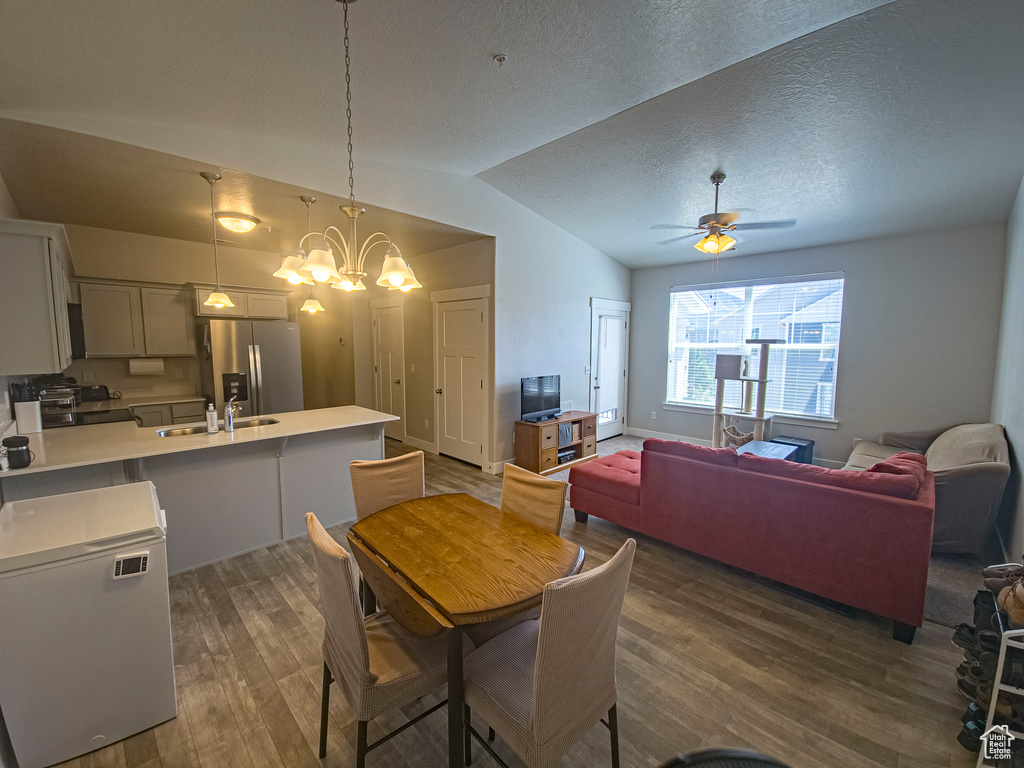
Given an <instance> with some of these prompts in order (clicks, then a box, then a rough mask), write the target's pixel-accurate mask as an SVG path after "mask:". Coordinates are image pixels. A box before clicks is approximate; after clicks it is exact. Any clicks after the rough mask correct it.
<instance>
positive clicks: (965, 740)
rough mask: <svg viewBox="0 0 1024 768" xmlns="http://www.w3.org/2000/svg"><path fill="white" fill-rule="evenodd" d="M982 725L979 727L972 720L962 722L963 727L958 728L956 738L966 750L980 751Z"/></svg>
mask: <svg viewBox="0 0 1024 768" xmlns="http://www.w3.org/2000/svg"><path fill="white" fill-rule="evenodd" d="M983 727H984V726H981V727H979V726H978V724H977V723H975V722H974V721H973V720H972V721H971V722H969V723H964V727H963V728H961V729H960V733H958V734H957V736H956V740H957V741H958V742H959V744H960V746H961V747H963V748H964V749H966V750H967V751H968V752H981V731H982V728H983Z"/></svg>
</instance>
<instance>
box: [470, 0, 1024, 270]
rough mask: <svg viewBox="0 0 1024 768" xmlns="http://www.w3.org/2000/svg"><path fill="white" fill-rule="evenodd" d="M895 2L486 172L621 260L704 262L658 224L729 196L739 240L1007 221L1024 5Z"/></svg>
mask: <svg viewBox="0 0 1024 768" xmlns="http://www.w3.org/2000/svg"><path fill="white" fill-rule="evenodd" d="M983 5H984V15H983V16H979V15H978V8H979V6H978V4H977V3H976V2H974V1H973V0H901V2H897V3H893V4H891V5H887V6H885V7H882V8H878V9H876V10H873V11H870V12H868V13H865V14H863V15H860V16H857V17H854V18H851V19H847V20H845V21H842V22H840V23H838V24H835V25H833V26H831V27H828V28H826V29H822V30H819V31H817V32H814V33H811V34H809V35H807V36H805V37H803V38H801V39H799V40H795V41H793V42H791V43H788V44H786V45H783V46H780V47H778V48H775V49H773V50H771V51H768V52H766V53H763V54H760V55H758V56H755V57H753V58H750V59H748V60H746V61H743V62H740V63H738V64H735V65H733V66H731V67H728V68H726V69H724V70H722V71H720V72H716V73H714V74H712V75H709V76H707V77H705V78H703V79H701V80H698V81H697V82H694V83H691V84H688V85H685V86H683V87H681V88H678V89H676V90H674V91H672V92H670V93H666V94H664V95H662V96H659V97H657V98H655V99H652V100H650V101H647V102H645V103H643V104H641V105H639V106H636V107H634V108H632V109H630V110H627V111H625V112H623V113H620V114H617V115H615V116H614V117H611V118H609V119H607V120H604V121H602V122H599V123H597V124H596V125H592V126H590V127H587V128H584V129H582V130H580V131H578V132H576V133H574V134H572V135H570V136H566V137H564V138H562V139H559V140H557V141H554V142H552V143H550V144H548V145H546V146H544V147H540V148H538V149H535V150H533V151H532V152H529V153H526V154H524V155H521V156H519V157H517V158H515V159H512V160H509V161H507V162H505V163H503V164H501V165H499V166H497V167H496V168H492V169H490V170H488V171H486V172H484V173H482V174H480V177H481V178H482V179H483V180H484V181H486V182H488V183H489V184H491V185H493V186H495V187H496V188H498V189H500V190H501V191H503V192H505V193H506V194H508V195H509V196H511V197H513V198H514V199H516V200H518V201H520V202H521V203H523V204H524V205H526V206H528V207H530V208H532V209H534V210H536V211H538V212H540V213H541V214H542V215H543V216H545V217H546V218H548V219H549V220H551V221H552V222H554V223H555V224H557V225H559V226H561V227H562V228H564V229H566V230H568V231H569V232H571V233H573V234H575V235H576V236H577V237H579V238H581V239H582V240H585V241H586V242H588V243H590V244H591V245H593V246H594V247H596V248H598V249H599V250H601V251H603V252H605V253H607V254H608V255H610V256H612V257H613V258H615V259H617V260H618V261H620V262H622V263H623V264H626V265H627V266H631V267H644V266H652V265H657V264H669V263H678V262H680V261H689V260H697V259H701V258H706V256H703V254H701V253H700V252H699V251H697V250H696V249H694V248H693V247H692V244H693V243H694V242H695V241H696V238H693V239H691V240H688V241H683V242H682V243H676V244H673V245H668V246H659V245H656V243H657V242H658V241H662V240H665V239H667V238H670V237H673V236H674V235H675V234H685V232H683V231H680V232H677V233H673V232H671V231H665V230H653V231H652V230H651V229H650V227H651V226H652V225H659V224H691V225H692V224H695V223H696V222H697V220H698V218H699V217H700V216H701V215H702V214H705V213H709V212H711V210H712V209H713V207H714V188H713V187H712V185H711V183H710V181H709V176H710V175H711V172H712V171H714V170H715V169H717V168H721V169H722V170H724V171H725V172H726V174H727V176H728V178H727V180H726V181H725V183H724V184H723V185H722V189H721V207H722V209H725V210H729V209H733V208H741V209H745V210H743V211H742V215H741V219H740V221H744V220H746V221H759V220H772V219H796V220H797V225H796V226H795V227H793V228H792V229H784V230H773V231H754V232H750V233H749V234H747V235H746V240H745V242H743V243H742V244H741V245H740V246H739V248H738V251H737V252H739V253H759V252H765V251H773V250H781V249H788V248H797V247H803V246H811V245H820V244H823V243H829V242H840V241H847V240H856V239H862V238H869V237H879V236H883V235H890V234H894V233H897V232H901V231H908V230H909V231H921V230H925V229H928V228H936V227H949V226H955V225H963V224H970V223H975V222H992V221H996V222H1000V223H1001V222H1004V221H1005V220H1006V218H1007V216H1008V215H1009V211H1010V206H1011V205H1012V202H1013V200H1014V197H1015V194H1016V191H1017V189H1018V187H1019V185H1020V183H1021V176H1022V174H1024V97H1022V90H1021V83H1022V82H1024V44H1022V42H1021V41H1022V39H1024V2H1020V0H986V2H985V3H984V4H983Z"/></svg>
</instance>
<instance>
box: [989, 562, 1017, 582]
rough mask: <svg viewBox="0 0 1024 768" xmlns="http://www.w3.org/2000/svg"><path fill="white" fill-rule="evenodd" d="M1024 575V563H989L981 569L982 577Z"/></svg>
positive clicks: (1014, 576) (1008, 577)
mask: <svg viewBox="0 0 1024 768" xmlns="http://www.w3.org/2000/svg"><path fill="white" fill-rule="evenodd" d="M1020 576H1024V563H1007V564H1006V565H990V566H989V567H988V568H982V569H981V577H982V578H983V579H992V578H1000V579H1015V578H1018V577H1020Z"/></svg>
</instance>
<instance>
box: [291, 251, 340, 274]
mask: <svg viewBox="0 0 1024 768" xmlns="http://www.w3.org/2000/svg"><path fill="white" fill-rule="evenodd" d="M298 273H299V274H300V275H303V276H304V277H311V278H313V279H314V280H316V281H317V282H318V283H326V282H336V281H338V280H341V275H339V274H338V265H337V264H335V263H334V254H333V253H332V251H331V246H329V245H327V246H325V247H324V248H314V249H312V250H311V251H310V252H309V256H308V257H307V258H306V263H305V264H303V265H302V268H301V269H299V270H298Z"/></svg>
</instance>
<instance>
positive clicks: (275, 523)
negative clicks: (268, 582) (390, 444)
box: [0, 405, 397, 573]
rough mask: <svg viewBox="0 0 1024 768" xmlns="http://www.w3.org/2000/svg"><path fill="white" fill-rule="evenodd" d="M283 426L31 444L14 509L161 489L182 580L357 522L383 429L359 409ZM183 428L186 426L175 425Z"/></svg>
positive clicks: (84, 432) (73, 437)
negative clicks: (356, 492)
mask: <svg viewBox="0 0 1024 768" xmlns="http://www.w3.org/2000/svg"><path fill="white" fill-rule="evenodd" d="M261 418H271V419H276V420H277V421H278V423H277V424H268V425H265V426H260V427H243V428H238V429H236V430H235V431H234V432H224V431H223V430H222V431H220V432H218V433H217V434H214V435H208V434H206V433H205V432H204V433H200V434H196V435H178V436H174V437H160V436H159V435H158V434H157V429H156V428H152V427H138V426H136V425H135V423H134V422H115V423H112V424H93V425H85V426H77V427H66V428H63V429H48V430H44V431H43V432H41V433H37V434H33V435H29V436H28V437H29V448H30V450H32V451H33V452H34V453H35V459H34V460H33V462H32V464H31V465H30V466H28V467H26V468H25V469H12V470H7V471H6V472H0V490H2V492H3V500H4V501H14V500H17V499H25V498H34V497H37V496H49V495H53V494H58V493H68V492H71V491H79V490H86V489H89V488H99V487H104V486H110V485H119V484H121V483H127V482H137V481H141V480H150V481H152V482H153V484H154V485H155V486H156V490H157V495H158V497H159V499H160V504H161V506H162V507H164V509H165V510H166V513H167V557H168V566H169V568H170V571H171V572H172V573H177V572H180V571H184V570H189V569H191V568H195V567H198V566H200V565H205V564H208V563H212V562H216V561H218V560H222V559H224V558H227V557H231V556H233V555H236V554H240V553H242V552H248V551H251V550H253V549H257V548H259V547H263V546H267V545H269V544H273V543H275V542H278V541H283V540H285V539H289V538H293V537H295V536H300V535H303V534H305V531H306V523H305V514H306V513H307V512H313V513H315V514H316V515H317V517H319V518H320V520H321V521H322V522H323V523H324V525H327V526H330V525H337V524H338V523H342V522H345V521H348V520H354V519H355V506H354V503H353V501H352V486H351V481H350V479H349V473H348V465H349V463H350V462H351V461H353V460H355V459H380V458H383V456H384V424H385V423H386V422H388V421H394V420H396V418H397V417H395V416H392V415H391V414H388V413H381V412H379V411H373V410H370V409H367V408H362V407H359V406H354V405H350V406H341V407H338V408H322V409H317V410H311V411H296V412H292V413H278V414H268V415H267V416H264V417H261ZM176 426H179V427H180V426H182V425H176Z"/></svg>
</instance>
